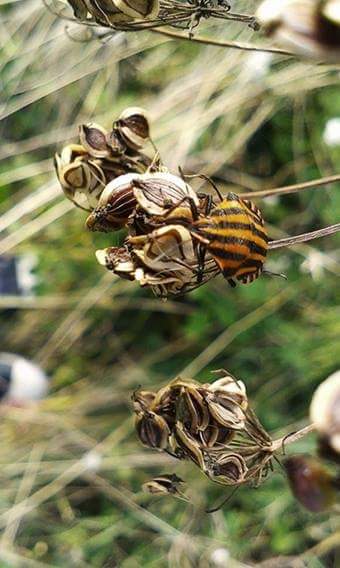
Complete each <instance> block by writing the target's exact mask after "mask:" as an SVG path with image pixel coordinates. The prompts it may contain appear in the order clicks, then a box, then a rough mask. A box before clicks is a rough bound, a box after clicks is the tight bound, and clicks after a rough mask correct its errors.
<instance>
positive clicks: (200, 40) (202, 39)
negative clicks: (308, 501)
mask: <svg viewBox="0 0 340 568" xmlns="http://www.w3.org/2000/svg"><path fill="white" fill-rule="evenodd" d="M150 31H152V32H153V33H157V34H161V35H164V36H167V37H170V38H172V39H179V40H185V41H191V42H195V43H203V44H204V45H215V46H216V47H229V48H232V49H240V50H242V51H260V52H264V53H273V54H276V55H286V56H288V57H296V55H295V54H294V53H292V52H291V51H285V50H284V49H277V48H276V47H258V46H256V45H251V44H250V43H236V42H234V41H220V40H217V39H212V38H210V37H204V36H197V35H195V36H193V37H191V36H189V35H184V34H180V33H178V32H173V31H170V30H161V29H158V28H155V29H153V30H150Z"/></svg>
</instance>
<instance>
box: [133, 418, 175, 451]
mask: <svg viewBox="0 0 340 568" xmlns="http://www.w3.org/2000/svg"><path fill="white" fill-rule="evenodd" d="M135 425H136V431H137V434H138V436H139V439H140V441H141V442H142V444H144V446H148V447H149V448H158V449H161V450H164V449H165V448H166V447H167V446H168V443H169V436H170V430H169V427H168V425H167V423H166V421H165V420H164V418H162V416H159V415H158V414H155V412H151V411H145V412H140V413H138V414H137V416H136V422H135Z"/></svg>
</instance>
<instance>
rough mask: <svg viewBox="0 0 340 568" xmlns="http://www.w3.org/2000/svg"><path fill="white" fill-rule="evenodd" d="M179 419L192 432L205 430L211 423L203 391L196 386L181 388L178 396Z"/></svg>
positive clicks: (177, 413)
mask: <svg viewBox="0 0 340 568" xmlns="http://www.w3.org/2000/svg"><path fill="white" fill-rule="evenodd" d="M176 408H177V412H176V416H177V420H180V421H181V422H182V424H184V426H185V427H186V428H187V430H188V431H189V432H190V433H191V434H197V432H198V431H204V430H206V428H207V427H208V425H209V418H210V417H209V412H208V408H207V406H206V404H205V401H204V398H203V396H202V395H201V393H200V392H199V391H198V390H197V389H195V388H190V387H187V388H183V387H182V388H181V392H180V394H179V396H178V398H177V405H176Z"/></svg>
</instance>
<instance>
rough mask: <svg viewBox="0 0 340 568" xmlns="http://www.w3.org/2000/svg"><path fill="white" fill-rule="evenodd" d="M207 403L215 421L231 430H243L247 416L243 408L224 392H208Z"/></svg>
mask: <svg viewBox="0 0 340 568" xmlns="http://www.w3.org/2000/svg"><path fill="white" fill-rule="evenodd" d="M205 401H206V403H207V406H208V409H209V412H210V414H211V416H212V417H213V418H214V420H215V421H216V422H217V423H218V424H220V425H221V426H224V427H225V428H228V429H231V430H243V429H244V427H245V420H246V416H245V413H244V411H243V410H242V408H241V406H240V405H239V404H238V403H237V402H235V400H233V398H232V397H231V396H229V395H228V394H225V393H224V392H219V393H210V392H207V394H206V397H205Z"/></svg>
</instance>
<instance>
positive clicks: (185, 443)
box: [174, 422, 206, 471]
mask: <svg viewBox="0 0 340 568" xmlns="http://www.w3.org/2000/svg"><path fill="white" fill-rule="evenodd" d="M174 436H175V439H176V442H177V444H178V446H179V447H180V448H181V449H182V450H183V452H184V453H185V455H186V456H187V457H188V458H189V459H191V460H192V461H193V462H194V463H196V464H197V465H198V466H199V467H200V468H201V470H202V471H205V469H206V467H205V461H204V456H203V452H202V450H201V448H200V445H199V443H198V442H197V440H195V439H194V438H193V436H191V434H189V432H188V431H187V430H186V428H185V427H184V425H183V424H182V423H181V422H176V425H175V429H174Z"/></svg>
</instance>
